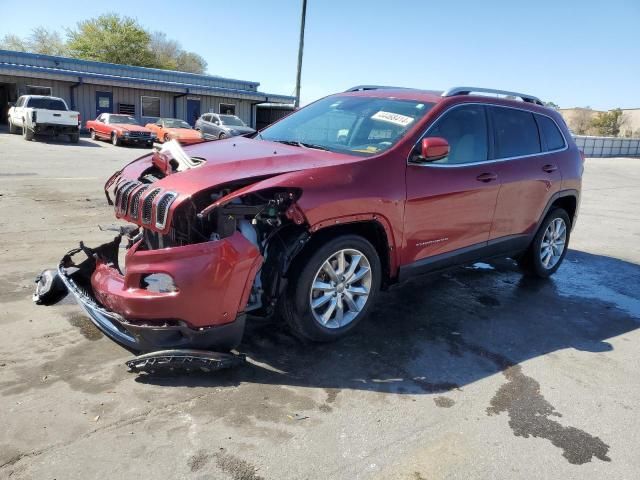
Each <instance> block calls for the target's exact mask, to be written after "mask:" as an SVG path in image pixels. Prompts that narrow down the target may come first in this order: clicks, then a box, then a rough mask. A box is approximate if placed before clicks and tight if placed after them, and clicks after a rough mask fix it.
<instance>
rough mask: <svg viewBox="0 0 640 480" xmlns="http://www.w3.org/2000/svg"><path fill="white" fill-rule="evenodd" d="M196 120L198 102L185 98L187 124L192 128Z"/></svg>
mask: <svg viewBox="0 0 640 480" xmlns="http://www.w3.org/2000/svg"><path fill="white" fill-rule="evenodd" d="M198 118H200V100H198V99H195V98H187V122H188V123H189V125H191V126H192V127H194V126H195V125H196V120H198Z"/></svg>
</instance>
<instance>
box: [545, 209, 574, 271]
mask: <svg viewBox="0 0 640 480" xmlns="http://www.w3.org/2000/svg"><path fill="white" fill-rule="evenodd" d="M566 244H567V225H566V223H565V222H564V220H563V219H562V218H554V219H553V220H552V221H551V223H550V224H549V225H548V226H547V229H546V230H545V232H544V235H543V237H542V242H541V243H540V262H541V263H542V266H543V267H544V268H546V269H547V270H551V269H552V268H553V267H555V266H556V264H557V263H558V262H559V261H560V258H561V257H562V254H563V253H564V249H565V246H566Z"/></svg>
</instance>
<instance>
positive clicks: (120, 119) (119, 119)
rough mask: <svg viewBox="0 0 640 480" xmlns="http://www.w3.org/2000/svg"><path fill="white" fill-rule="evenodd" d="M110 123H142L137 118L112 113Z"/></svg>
mask: <svg viewBox="0 0 640 480" xmlns="http://www.w3.org/2000/svg"><path fill="white" fill-rule="evenodd" d="M109 123H126V124H128V125H140V124H139V123H138V121H137V120H136V119H135V118H133V117H128V116H124V115H111V116H110V117H109Z"/></svg>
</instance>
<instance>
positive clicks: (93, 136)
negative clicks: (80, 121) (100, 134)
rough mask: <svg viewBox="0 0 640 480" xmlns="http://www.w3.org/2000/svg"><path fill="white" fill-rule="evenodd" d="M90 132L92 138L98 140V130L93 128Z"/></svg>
mask: <svg viewBox="0 0 640 480" xmlns="http://www.w3.org/2000/svg"><path fill="white" fill-rule="evenodd" d="M89 134H90V135H91V140H97V137H96V131H95V130H94V129H93V128H92V129H91V130H89Z"/></svg>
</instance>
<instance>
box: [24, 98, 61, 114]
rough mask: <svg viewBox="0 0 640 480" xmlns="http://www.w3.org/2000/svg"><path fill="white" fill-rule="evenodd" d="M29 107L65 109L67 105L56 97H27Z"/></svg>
mask: <svg viewBox="0 0 640 480" xmlns="http://www.w3.org/2000/svg"><path fill="white" fill-rule="evenodd" d="M27 106H28V107H29V108H41V109H43V110H57V111H63V112H64V111H66V110H67V106H66V105H65V104H64V102H63V101H62V100H59V99H57V98H33V97H31V98H30V99H29V105H27Z"/></svg>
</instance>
